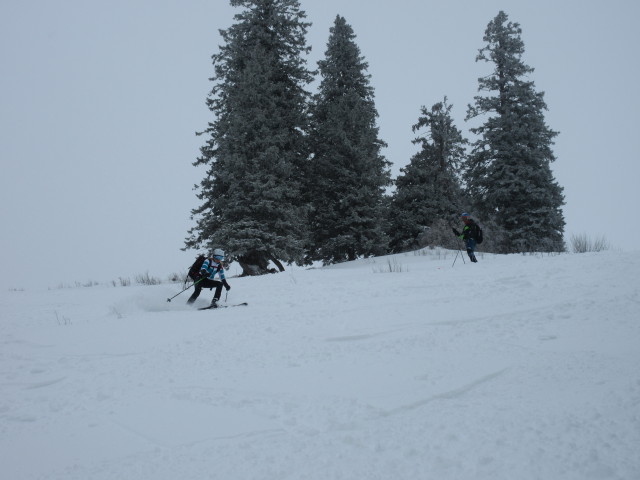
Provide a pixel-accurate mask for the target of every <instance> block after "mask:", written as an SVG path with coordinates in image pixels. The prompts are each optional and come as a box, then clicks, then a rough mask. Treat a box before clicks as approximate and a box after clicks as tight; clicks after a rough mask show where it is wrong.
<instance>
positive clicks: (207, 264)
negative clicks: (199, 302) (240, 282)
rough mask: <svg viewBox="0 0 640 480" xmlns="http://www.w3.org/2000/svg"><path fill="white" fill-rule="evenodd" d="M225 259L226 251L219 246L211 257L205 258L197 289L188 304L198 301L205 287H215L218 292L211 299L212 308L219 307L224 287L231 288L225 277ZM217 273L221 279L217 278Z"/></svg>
mask: <svg viewBox="0 0 640 480" xmlns="http://www.w3.org/2000/svg"><path fill="white" fill-rule="evenodd" d="M223 259H224V251H223V250H221V249H219V248H216V249H215V250H214V251H213V255H212V256H211V257H210V258H206V259H205V261H204V262H203V263H202V267H200V279H199V280H198V281H196V284H195V287H194V288H195V290H194V292H193V294H192V295H191V297H189V300H187V303H188V304H191V303H193V302H195V301H196V298H198V295H200V292H201V291H202V289H203V288H208V289H212V288H214V287H215V289H216V292H215V293H214V295H213V299H212V300H211V308H218V300H220V295H221V294H222V287H224V288H226V289H227V291H229V290H230V289H231V287H230V286H229V284H228V283H227V280H226V279H225V278H224V267H223V266H222V260H223ZM216 275H217V276H218V278H219V280H216V279H215V277H216Z"/></svg>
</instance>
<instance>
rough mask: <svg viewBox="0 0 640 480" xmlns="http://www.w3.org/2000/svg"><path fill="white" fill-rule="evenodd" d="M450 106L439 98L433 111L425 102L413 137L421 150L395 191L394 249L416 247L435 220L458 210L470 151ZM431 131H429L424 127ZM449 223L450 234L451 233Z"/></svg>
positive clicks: (391, 218)
mask: <svg viewBox="0 0 640 480" xmlns="http://www.w3.org/2000/svg"><path fill="white" fill-rule="evenodd" d="M451 108H452V106H451V105H448V104H447V98H446V97H445V99H444V101H443V102H439V103H436V104H435V105H433V107H431V110H428V109H427V108H426V107H422V109H421V116H420V117H419V119H418V123H416V124H415V125H414V126H413V131H414V132H419V133H421V135H420V136H419V137H417V138H416V139H415V140H413V143H414V144H419V145H420V146H421V150H420V151H419V152H418V153H416V154H415V155H414V156H413V157H412V158H411V162H410V163H409V165H407V166H406V167H404V168H402V169H401V172H402V174H401V175H399V176H398V178H397V179H396V182H395V183H396V191H395V192H394V194H393V197H392V200H391V208H390V227H391V230H390V236H391V244H390V245H391V249H392V250H393V251H402V250H406V249H410V248H415V247H416V246H417V245H416V239H417V238H418V236H419V235H420V234H421V233H422V232H423V230H424V227H430V226H431V225H432V224H433V223H434V222H435V221H436V220H438V219H441V220H444V221H445V225H446V221H447V220H448V219H449V218H450V216H451V214H452V213H453V212H455V211H457V210H458V209H459V205H460V203H461V199H462V189H461V187H460V179H459V178H458V173H457V172H458V170H459V168H460V166H461V163H462V161H463V160H464V156H465V145H466V144H467V140H466V139H464V138H463V136H462V133H461V132H460V130H458V129H457V128H456V127H455V125H454V124H453V120H452V119H451ZM425 130H426V131H425ZM449 230H450V229H449V228H447V233H449Z"/></svg>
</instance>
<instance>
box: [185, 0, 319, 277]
mask: <svg viewBox="0 0 640 480" xmlns="http://www.w3.org/2000/svg"><path fill="white" fill-rule="evenodd" d="M231 5H232V6H234V7H242V8H243V9H244V10H243V11H242V13H239V14H237V15H236V16H235V17H234V18H235V21H236V23H235V24H234V25H233V26H231V27H230V28H229V29H227V30H223V31H221V35H222V38H223V40H224V45H222V46H221V47H220V51H219V53H217V54H215V55H213V57H212V58H213V64H214V68H215V75H214V77H213V78H212V79H211V80H212V81H213V82H214V86H213V89H212V91H211V93H210V94H209V97H208V99H207V105H208V107H209V109H210V110H211V112H213V114H214V115H215V119H214V120H213V121H212V122H210V123H209V126H208V128H207V129H206V130H205V131H204V132H202V133H204V134H206V135H207V136H208V139H207V141H206V144H205V145H204V146H203V147H201V156H200V157H199V158H198V159H197V161H196V162H195V163H194V165H196V166H198V165H205V166H207V167H208V169H207V173H206V176H205V178H204V179H203V180H202V182H201V184H200V186H199V187H197V188H199V191H198V194H197V196H198V198H199V199H200V200H201V201H202V202H203V203H202V205H201V206H200V207H198V208H196V209H194V210H193V211H192V218H194V219H196V226H195V227H194V228H192V229H191V230H190V231H189V233H190V237H188V238H187V239H186V241H185V245H186V247H187V248H202V247H205V248H211V247H214V246H221V247H223V248H225V249H226V250H227V254H228V256H229V257H230V258H231V259H237V260H238V261H239V262H240V264H241V266H242V268H243V274H245V275H254V274H261V273H265V272H266V271H267V267H268V263H269V260H272V261H274V262H275V263H276V264H277V265H278V266H279V267H280V269H281V270H282V269H283V267H282V263H281V261H285V262H298V261H302V259H303V256H304V245H305V243H306V235H307V232H306V222H305V218H306V208H305V206H304V205H303V204H302V202H301V189H302V183H301V182H302V178H303V169H304V162H305V160H306V157H307V155H308V150H307V146H306V145H307V144H306V140H305V138H304V135H305V131H306V130H307V127H308V120H307V112H306V109H307V102H308V98H309V94H308V93H307V92H306V90H305V88H306V86H307V85H308V84H309V83H310V82H311V80H312V75H311V73H310V72H309V71H308V70H307V68H306V60H304V59H303V58H302V54H303V53H305V54H306V53H308V51H309V48H308V47H307V46H306V40H305V35H306V31H307V27H308V26H309V25H310V24H309V23H305V21H304V19H305V14H304V12H302V11H301V10H300V8H299V2H298V1H296V0H231Z"/></svg>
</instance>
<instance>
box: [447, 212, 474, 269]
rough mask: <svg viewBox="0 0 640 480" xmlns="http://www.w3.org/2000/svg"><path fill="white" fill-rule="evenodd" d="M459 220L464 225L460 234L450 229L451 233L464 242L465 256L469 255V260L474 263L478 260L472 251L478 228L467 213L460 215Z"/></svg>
mask: <svg viewBox="0 0 640 480" xmlns="http://www.w3.org/2000/svg"><path fill="white" fill-rule="evenodd" d="M460 219H461V220H462V222H463V223H464V227H463V228H462V233H460V232H459V231H458V230H456V229H455V228H452V230H453V233H454V235H455V236H456V237H460V239H462V240H464V244H465V245H466V247H467V254H468V255H469V259H470V260H471V261H472V262H473V263H476V262H477V261H478V259H477V258H476V254H475V253H474V250H475V248H476V239H477V237H476V235H477V232H478V226H477V224H476V222H475V221H474V220H473V219H472V218H471V217H470V216H469V214H468V213H466V212H465V213H462V214H461V215H460Z"/></svg>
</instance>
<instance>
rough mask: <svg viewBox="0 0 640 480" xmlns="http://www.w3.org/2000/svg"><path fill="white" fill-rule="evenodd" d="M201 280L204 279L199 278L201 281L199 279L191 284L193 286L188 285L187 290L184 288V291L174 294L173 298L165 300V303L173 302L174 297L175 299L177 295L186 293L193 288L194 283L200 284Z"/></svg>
mask: <svg viewBox="0 0 640 480" xmlns="http://www.w3.org/2000/svg"><path fill="white" fill-rule="evenodd" d="M202 280H204V279H202V278H201V279H200V280H198V281H197V282H193V284H191V285H189V286H188V287H187V288H185V289H184V290H182V291H181V292H178V293H176V294H175V295H174V296H173V297H171V298H167V302H170V301H171V300H173V299H174V298H176V297H177V296H178V295H180V294H181V293H183V292H186V291H187V290H189V289H190V288H191V287H193V286H194V285H195V284H196V283H199V282H201V281H202Z"/></svg>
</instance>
